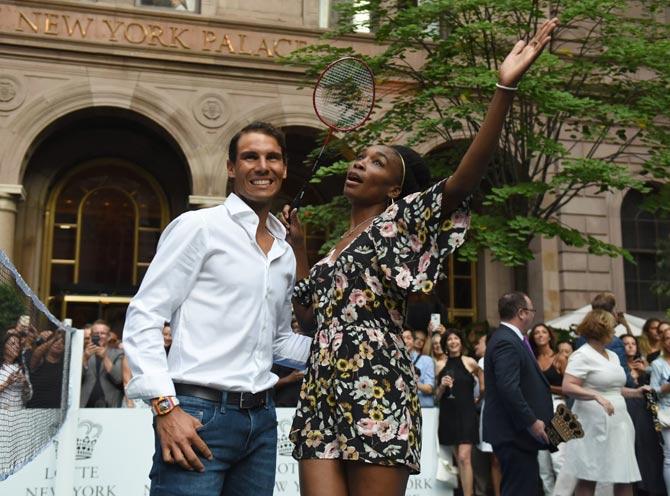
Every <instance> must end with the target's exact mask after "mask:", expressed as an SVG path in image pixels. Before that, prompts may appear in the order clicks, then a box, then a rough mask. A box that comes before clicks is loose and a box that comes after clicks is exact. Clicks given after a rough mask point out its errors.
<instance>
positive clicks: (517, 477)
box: [483, 292, 553, 496]
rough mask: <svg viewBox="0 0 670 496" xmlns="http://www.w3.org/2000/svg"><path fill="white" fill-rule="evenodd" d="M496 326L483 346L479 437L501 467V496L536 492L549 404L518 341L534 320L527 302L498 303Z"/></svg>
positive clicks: (511, 296) (507, 298) (506, 299)
mask: <svg viewBox="0 0 670 496" xmlns="http://www.w3.org/2000/svg"><path fill="white" fill-rule="evenodd" d="M498 313H499V314H500V327H498V328H497V329H496V330H495V331H493V334H492V335H491V337H490V339H489V341H488V343H487V345H486V355H485V358H484V374H485V380H484V384H486V399H485V403H484V414H483V415H484V420H483V438H484V440H485V441H487V442H488V443H490V444H491V445H493V452H494V453H495V454H496V456H497V457H498V459H499V460H500V466H501V468H502V474H503V476H502V494H503V495H509V496H534V495H536V494H537V492H538V477H539V467H538V463H537V452H538V450H541V449H547V448H548V446H547V444H548V442H549V440H548V439H547V435H546V433H545V432H544V426H545V425H546V424H547V423H548V422H550V421H551V417H552V415H553V405H552V401H551V393H550V390H549V383H548V382H547V379H546V378H545V377H544V374H543V373H542V371H541V370H540V367H539V366H538V364H537V360H536V359H535V356H533V353H532V351H531V349H530V346H529V345H528V342H527V341H525V340H524V336H525V333H526V331H527V330H528V329H529V328H530V326H531V324H532V322H533V319H534V317H535V310H534V308H533V303H532V302H531V301H530V298H528V296H526V295H525V294H523V293H519V292H512V293H507V294H505V295H503V296H502V297H501V298H500V300H498Z"/></svg>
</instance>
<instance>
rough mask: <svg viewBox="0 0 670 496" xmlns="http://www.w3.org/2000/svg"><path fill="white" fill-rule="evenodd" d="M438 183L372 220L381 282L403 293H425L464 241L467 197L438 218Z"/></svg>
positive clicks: (468, 220)
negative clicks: (456, 206)
mask: <svg viewBox="0 0 670 496" xmlns="http://www.w3.org/2000/svg"><path fill="white" fill-rule="evenodd" d="M444 181H446V179H445V180H443V181H440V182H438V183H437V184H436V185H434V186H433V187H431V188H429V189H427V190H426V191H423V192H421V193H413V194H411V195H408V196H406V197H405V198H402V199H401V200H399V201H398V202H396V203H395V205H391V206H390V207H389V208H388V209H386V211H385V212H384V213H383V214H381V215H380V216H379V217H377V218H376V219H375V221H374V225H373V229H371V236H372V237H373V241H374V243H375V245H376V250H377V257H378V261H379V265H380V269H381V271H382V273H383V274H384V277H385V278H386V280H387V281H389V282H390V283H392V284H394V285H395V286H397V287H398V288H400V289H401V290H405V291H408V292H418V291H423V292H426V293H428V292H430V291H431V290H432V289H433V286H434V284H435V283H436V282H437V281H438V280H439V279H441V278H442V277H444V270H446V269H444V268H443V264H444V263H445V262H446V260H447V257H448V255H450V254H451V253H453V252H454V250H456V248H458V247H459V246H461V245H462V244H463V242H464V241H465V233H466V231H467V230H468V227H469V226H470V211H469V204H470V198H469V197H468V198H467V199H466V200H464V201H463V203H461V205H460V206H459V207H458V208H456V210H454V211H453V212H452V213H451V215H450V216H449V217H444V216H443V213H442V190H443V184H444Z"/></svg>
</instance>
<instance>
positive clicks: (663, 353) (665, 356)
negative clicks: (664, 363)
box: [658, 321, 670, 358]
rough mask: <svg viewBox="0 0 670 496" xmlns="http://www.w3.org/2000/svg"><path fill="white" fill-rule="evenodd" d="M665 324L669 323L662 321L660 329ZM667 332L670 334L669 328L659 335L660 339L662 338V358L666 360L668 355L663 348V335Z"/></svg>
mask: <svg viewBox="0 0 670 496" xmlns="http://www.w3.org/2000/svg"><path fill="white" fill-rule="evenodd" d="M663 324H667V322H662V321H661V323H660V324H658V327H659V328H660V327H661V326H662V325H663ZM666 332H670V327H668V328H667V329H666V330H664V331H663V332H662V333H659V335H658V337H659V338H661V339H660V342H661V356H662V357H664V358H667V356H668V354H667V353H666V352H665V348H663V335H664V334H665V333H666Z"/></svg>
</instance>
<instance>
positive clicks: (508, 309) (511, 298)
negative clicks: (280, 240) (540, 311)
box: [498, 291, 527, 320]
mask: <svg viewBox="0 0 670 496" xmlns="http://www.w3.org/2000/svg"><path fill="white" fill-rule="evenodd" d="M526 305H527V303H526V295H525V294H524V293H522V292H520V291H512V292H511V293H505V294H504V295H502V296H501V297H500V299H499V300H498V315H500V319H501V320H510V319H513V318H514V316H515V315H516V314H517V312H518V311H519V310H521V309H522V308H526Z"/></svg>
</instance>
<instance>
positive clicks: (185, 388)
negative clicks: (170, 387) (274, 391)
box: [174, 383, 270, 410]
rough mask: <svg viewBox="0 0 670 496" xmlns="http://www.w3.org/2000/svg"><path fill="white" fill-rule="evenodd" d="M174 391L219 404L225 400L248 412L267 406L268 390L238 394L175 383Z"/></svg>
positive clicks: (227, 403) (236, 392)
mask: <svg viewBox="0 0 670 496" xmlns="http://www.w3.org/2000/svg"><path fill="white" fill-rule="evenodd" d="M174 388H175V391H176V392H177V394H183V395H184V396H195V397H196V398H200V399H202V400H207V401H213V402H215V403H221V399H222V398H223V397H224V395H225V398H226V405H235V406H238V407H239V408H240V409H243V410H250V409H252V408H259V407H262V406H265V405H267V403H268V395H269V394H270V390H269V389H266V390H265V391H259V392H258V393H248V392H238V391H220V390H218V389H214V388H210V387H206V386H196V385H195V384H181V383H175V385H174Z"/></svg>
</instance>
